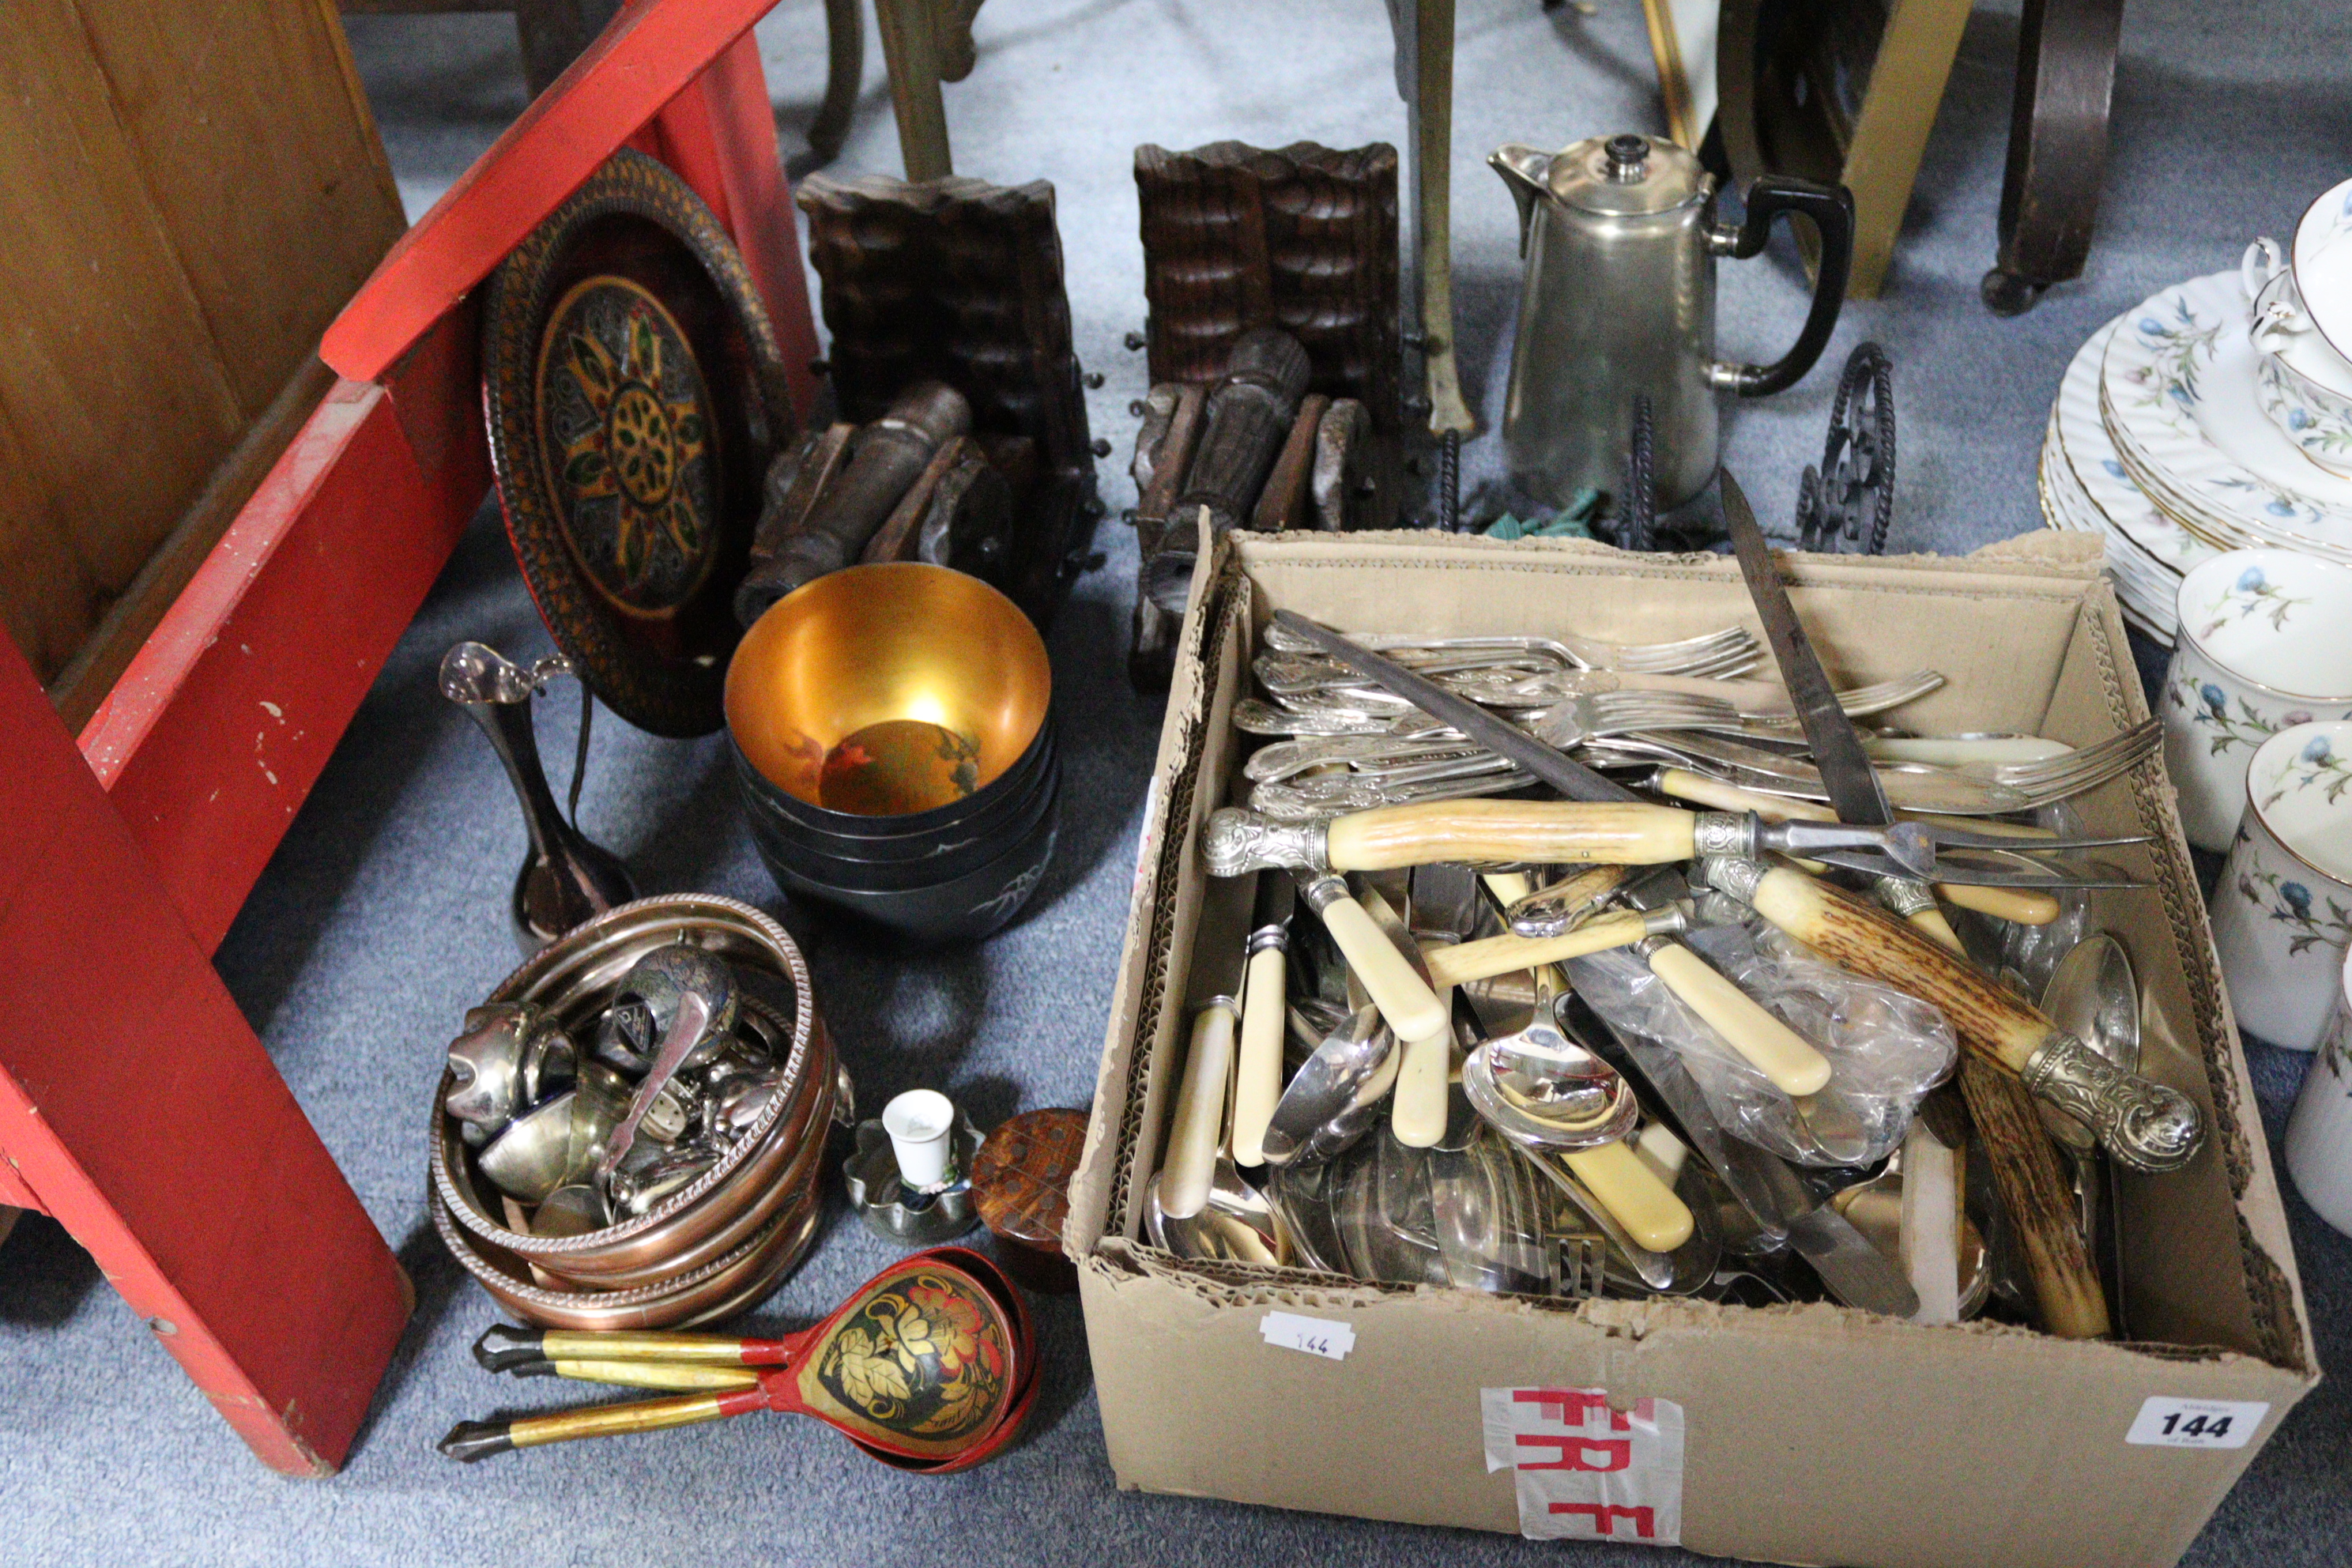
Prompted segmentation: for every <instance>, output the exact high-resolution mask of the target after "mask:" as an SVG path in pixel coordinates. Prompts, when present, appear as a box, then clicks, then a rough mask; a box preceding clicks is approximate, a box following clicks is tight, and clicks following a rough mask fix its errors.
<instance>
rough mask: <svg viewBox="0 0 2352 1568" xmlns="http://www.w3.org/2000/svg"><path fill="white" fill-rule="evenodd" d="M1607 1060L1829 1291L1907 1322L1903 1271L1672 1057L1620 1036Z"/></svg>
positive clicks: (1909, 1306)
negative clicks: (1730, 1118) (1712, 1100)
mask: <svg viewBox="0 0 2352 1568" xmlns="http://www.w3.org/2000/svg"><path fill="white" fill-rule="evenodd" d="M1618 1043H1619V1044H1620V1046H1621V1047H1622V1050H1620V1051H1618V1052H1613V1053H1611V1056H1610V1059H1611V1060H1612V1061H1613V1062H1616V1063H1618V1064H1619V1065H1620V1066H1622V1067H1627V1068H1631V1069H1632V1072H1633V1077H1634V1079H1636V1080H1638V1081H1639V1082H1640V1083H1641V1084H1642V1085H1643V1087H1645V1088H1647V1089H1649V1090H1650V1092H1651V1093H1652V1094H1653V1095H1654V1096H1655V1097H1656V1098H1657V1099H1658V1100H1660V1101H1661V1102H1663V1103H1664V1106H1665V1108H1666V1110H1668V1111H1669V1112H1671V1113H1672V1114H1673V1116H1674V1119H1675V1121H1676V1122H1677V1123H1678V1124H1679V1125H1680V1127H1681V1129H1682V1132H1683V1136H1684V1140H1685V1142H1687V1143H1688V1144H1689V1145H1690V1147H1692V1148H1693V1149H1696V1151H1697V1152H1698V1155H1699V1158H1701V1159H1703V1160H1705V1161H1706V1163H1707V1164H1708V1165H1709V1166H1711V1167H1712V1168H1713V1169H1714V1171H1715V1173H1716V1174H1717V1176H1720V1177H1721V1178H1722V1179H1723V1184H1724V1185H1725V1186H1726V1187H1727V1188H1728V1189H1729V1190H1730V1192H1731V1195H1732V1196H1733V1197H1734V1198H1736V1199H1738V1202H1739V1205H1740V1206H1741V1207H1742V1208H1744V1209H1746V1210H1747V1211H1748V1213H1749V1214H1750V1215H1753V1216H1754V1218H1755V1220H1756V1224H1757V1226H1758V1227H1759V1229H1760V1230H1761V1231H1762V1232H1763V1233H1764V1235H1765V1236H1766V1237H1768V1238H1769V1239H1772V1240H1780V1239H1782V1238H1785V1239H1786V1240H1787V1241H1788V1243H1789V1245H1790V1247H1793V1248H1795V1249H1796V1252H1797V1254H1798V1256H1800V1257H1801V1258H1804V1259H1805V1261H1807V1262H1808V1263H1811V1265H1812V1266H1813V1269H1814V1272H1816V1273H1818V1274H1819V1275H1820V1276H1821V1277H1822V1284H1824V1285H1826V1286H1828V1287H1829V1289H1830V1294H1832V1295H1833V1296H1835V1297H1836V1298H1837V1299H1838V1300H1841V1301H1843V1302H1844V1303H1845V1304H1846V1305H1847V1306H1849V1307H1859V1308H1861V1309H1863V1310H1865V1311H1872V1312H1885V1313H1887V1314H1888V1315H1890V1316H1893V1317H1898V1318H1907V1317H1909V1316H1911V1315H1912V1314H1913V1313H1915V1312H1916V1311H1917V1310H1919V1298H1918V1296H1917V1294H1916V1292H1915V1291H1913V1289H1911V1286H1910V1282H1909V1281H1908V1280H1906V1279H1905V1278H1904V1277H1903V1274H1902V1272H1901V1271H1900V1270H1899V1269H1897V1268H1895V1266H1894V1265H1893V1264H1891V1263H1889V1262H1888V1261H1887V1260H1886V1258H1885V1257H1884V1256H1883V1255H1882V1254H1880V1253H1879V1252H1878V1251H1877V1249H1876V1248H1874V1247H1872V1246H1871V1245H1870V1244H1869V1243H1868V1242H1867V1241H1865V1240H1864V1239H1863V1237H1862V1235H1861V1233H1860V1232H1859V1231H1856V1230H1855V1229H1854V1228H1853V1225H1852V1224H1851V1223H1849V1222H1848V1221H1847V1219H1846V1218H1845V1216H1844V1215H1841V1214H1839V1213H1838V1212H1837V1211H1836V1210H1835V1209H1832V1208H1831V1207H1829V1206H1828V1205H1825V1204H1822V1203H1820V1202H1818V1201H1817V1200H1815V1199H1814V1198H1813V1197H1812V1195H1811V1193H1809V1192H1808V1191H1807V1190H1806V1188H1805V1185H1804V1183H1803V1182H1802V1181H1801V1180H1800V1179H1799V1177H1798V1176H1797V1174H1796V1173H1795V1172H1793V1171H1791V1170H1790V1168H1789V1166H1788V1165H1787V1163H1785V1162H1783V1161H1781V1160H1780V1159H1778V1158H1776V1157H1775V1156H1773V1155H1771V1154H1769V1153H1767V1152H1764V1151H1763V1150H1761V1149H1759V1148H1757V1147H1756V1146H1755V1145H1754V1144H1752V1143H1748V1142H1743V1141H1741V1140H1739V1139H1738V1138H1735V1137H1733V1136H1731V1135H1730V1134H1729V1133H1727V1132H1726V1131H1724V1129H1723V1124H1722V1123H1721V1122H1719V1121H1717V1120H1716V1118H1715V1113H1714V1112H1713V1111H1712V1110H1709V1109H1708V1108H1707V1103H1706V1096H1705V1095H1703V1094H1702V1093H1700V1092H1699V1087H1698V1085H1697V1084H1696V1082H1694V1081H1692V1079H1691V1076H1690V1072H1689V1070H1688V1069H1687V1068H1685V1067H1684V1066H1683V1064H1682V1062H1681V1059H1680V1058H1677V1057H1676V1056H1675V1053H1674V1052H1673V1051H1672V1050H1670V1049H1668V1048H1666V1047H1663V1046H1656V1045H1652V1044H1651V1043H1650V1042H1648V1041H1646V1040H1639V1039H1626V1038H1622V1037H1620V1039H1619V1042H1618Z"/></svg>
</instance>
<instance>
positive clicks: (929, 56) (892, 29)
mask: <svg viewBox="0 0 2352 1568" xmlns="http://www.w3.org/2000/svg"><path fill="white" fill-rule="evenodd" d="M938 10H939V5H938V0H874V14H875V16H876V19H877V20H878V21H879V22H880V23H881V24H882V59H883V62H884V64H885V65H886V66H887V68H888V69H889V72H890V107H891V109H892V110H894V111H895V112H896V113H897V115H898V152H899V155H900V156H901V157H902V158H904V159H905V161H906V164H907V178H908V179H910V180H944V179H946V178H947V177H948V176H949V175H950V174H954V173H955V169H954V167H953V165H952V164H950V163H949V161H948V107H947V99H946V97H945V96H944V95H943V94H942V93H941V92H940V40H939V33H938V27H937V25H936V13H937V11H938Z"/></svg>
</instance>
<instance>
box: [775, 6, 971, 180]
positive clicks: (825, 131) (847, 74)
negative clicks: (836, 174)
mask: <svg viewBox="0 0 2352 1568" xmlns="http://www.w3.org/2000/svg"><path fill="white" fill-rule="evenodd" d="M824 41H825V60H824V102H823V103H820V104H818V105H817V109H816V118H815V119H814V120H813V121H810V122H809V129H808V140H809V151H811V152H813V153H815V154H816V156H817V161H818V162H819V163H832V162H833V160H834V159H835V156H837V155H838V154H839V153H840V152H841V144H842V142H844V141H845V140H846V139H847V137H848V135H849V117H850V116H851V115H852V114H853V113H855V112H856V109H857V89H858V88H859V87H860V86H861V85H863V83H864V79H865V76H866V12H865V10H864V8H863V7H862V6H861V5H859V0H824ZM944 112H945V111H944V108H942V114H944Z"/></svg>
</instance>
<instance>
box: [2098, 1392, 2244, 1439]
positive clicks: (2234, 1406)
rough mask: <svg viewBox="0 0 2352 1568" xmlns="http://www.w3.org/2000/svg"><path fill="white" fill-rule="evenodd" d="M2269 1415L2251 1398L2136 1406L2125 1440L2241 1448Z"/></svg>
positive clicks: (2165, 1401) (2159, 1399) (2154, 1402)
mask: <svg viewBox="0 0 2352 1568" xmlns="http://www.w3.org/2000/svg"><path fill="white" fill-rule="evenodd" d="M2270 1413H2271V1407H2270V1405H2269V1403H2268V1402H2267V1401H2263V1400H2254V1399H2168V1398H2166V1397H2164V1396H2163V1395H2161V1394H2158V1395H2156V1396H2154V1397H2152V1398H2150V1399H2149V1400H2148V1401H2147V1404H2145V1405H2141V1406H2140V1407H2139V1415H2137V1417H2135V1418H2134V1419H2133V1421H2132V1424H2131V1430H2130V1431H2128V1432H2126V1433H2125V1434H2124V1441H2125V1442H2126V1443H2137V1444H2140V1445H2142V1446H2143V1447H2158V1448H2242V1447H2245V1446H2246V1445H2247V1444H2248V1443H2249V1442H2251V1441H2252V1439H2253V1436H2254V1433H2255V1432H2256V1430H2258V1429H2259V1428H2260V1427H2261V1426H2262V1424H2263V1416H2265V1415H2269V1414H2270Z"/></svg>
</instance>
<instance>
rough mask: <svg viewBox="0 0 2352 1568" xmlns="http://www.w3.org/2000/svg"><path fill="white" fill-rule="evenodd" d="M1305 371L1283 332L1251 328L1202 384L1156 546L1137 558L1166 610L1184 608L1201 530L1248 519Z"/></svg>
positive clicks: (1149, 593) (1145, 585) (1150, 591)
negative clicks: (1190, 438)
mask: <svg viewBox="0 0 2352 1568" xmlns="http://www.w3.org/2000/svg"><path fill="white" fill-rule="evenodd" d="M1306 391H1307V355H1306V353H1305V352H1304V351H1303V350H1301V349H1300V348H1299V346H1298V342H1297V339H1295V338H1293V337H1292V336H1291V335H1290V334H1289V333H1287V332H1285V331H1278V330H1277V329H1276V328H1273V327H1255V328H1253V329H1251V330H1250V331H1247V332H1244V333H1243V334H1242V335H1241V336H1240V337H1239V338H1237V339H1235V340H1234V346H1233V350H1232V352H1231V353H1229V354H1228V355H1227V356H1226V360H1225V365H1224V369H1223V373H1222V374H1220V375H1219V376H1218V378H1217V380H1216V383H1215V384H1214V385H1213V386H1212V387H1211V388H1210V389H1209V394H1208V401H1207V404H1206V405H1205V407H1204V409H1203V412H1202V419H1201V436H1200V439H1199V441H1198V442H1197V444H1196V445H1195V446H1194V447H1193V448H1192V463H1191V465H1190V467H1189V468H1187V469H1186V471H1185V474H1184V481H1183V483H1182V485H1181V487H1180V488H1179V489H1178V490H1177V492H1176V500H1175V505H1174V507H1173V508H1172V510H1171V511H1170V512H1169V514H1168V519H1167V528H1166V530H1165V531H1163V532H1162V533H1161V535H1160V546H1159V548H1158V549H1157V550H1155V551H1153V552H1151V554H1150V556H1148V557H1146V558H1145V560H1144V563H1143V581H1142V592H1143V595H1144V596H1146V597H1148V598H1150V600H1151V601H1152V602H1153V603H1154V604H1156V605H1159V606H1160V608H1161V609H1162V610H1165V611H1166V612H1168V613H1169V614H1170V615H1171V616H1181V615H1182V614H1183V613H1184V601H1185V599H1186V597H1187V595H1189V594H1190V593H1191V591H1192V562H1193V558H1194V557H1195V556H1197V555H1198V554H1199V553H1200V552H1201V550H1202V548H1203V547H1204V546H1205V545H1206V543H1207V542H1208V540H1207V537H1206V536H1207V535H1208V534H1209V533H1212V532H1217V533H1222V532H1223V531H1225V530H1226V529H1228V528H1231V527H1233V526H1234V524H1236V523H1238V522H1242V521H1245V520H1247V519H1248V517H1249V516H1250V514H1251V513H1252V511H1253V510H1255V507H1256V505H1257V499H1258V495H1259V492H1260V491H1261V490H1263V489H1265V479H1266V475H1267V474H1268V473H1269V472H1271V471H1272V469H1273V468H1274V460H1275V458H1276V457H1277V456H1278V455H1279V454H1280V453H1281V450H1282V447H1283V445H1284V442H1285V440H1286V437H1288V436H1289V434H1290V426H1291V424H1292V422H1293V421H1294V420H1296V419H1297V416H1298V400H1299V398H1300V397H1301V396H1303V395H1305V394H1306Z"/></svg>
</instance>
